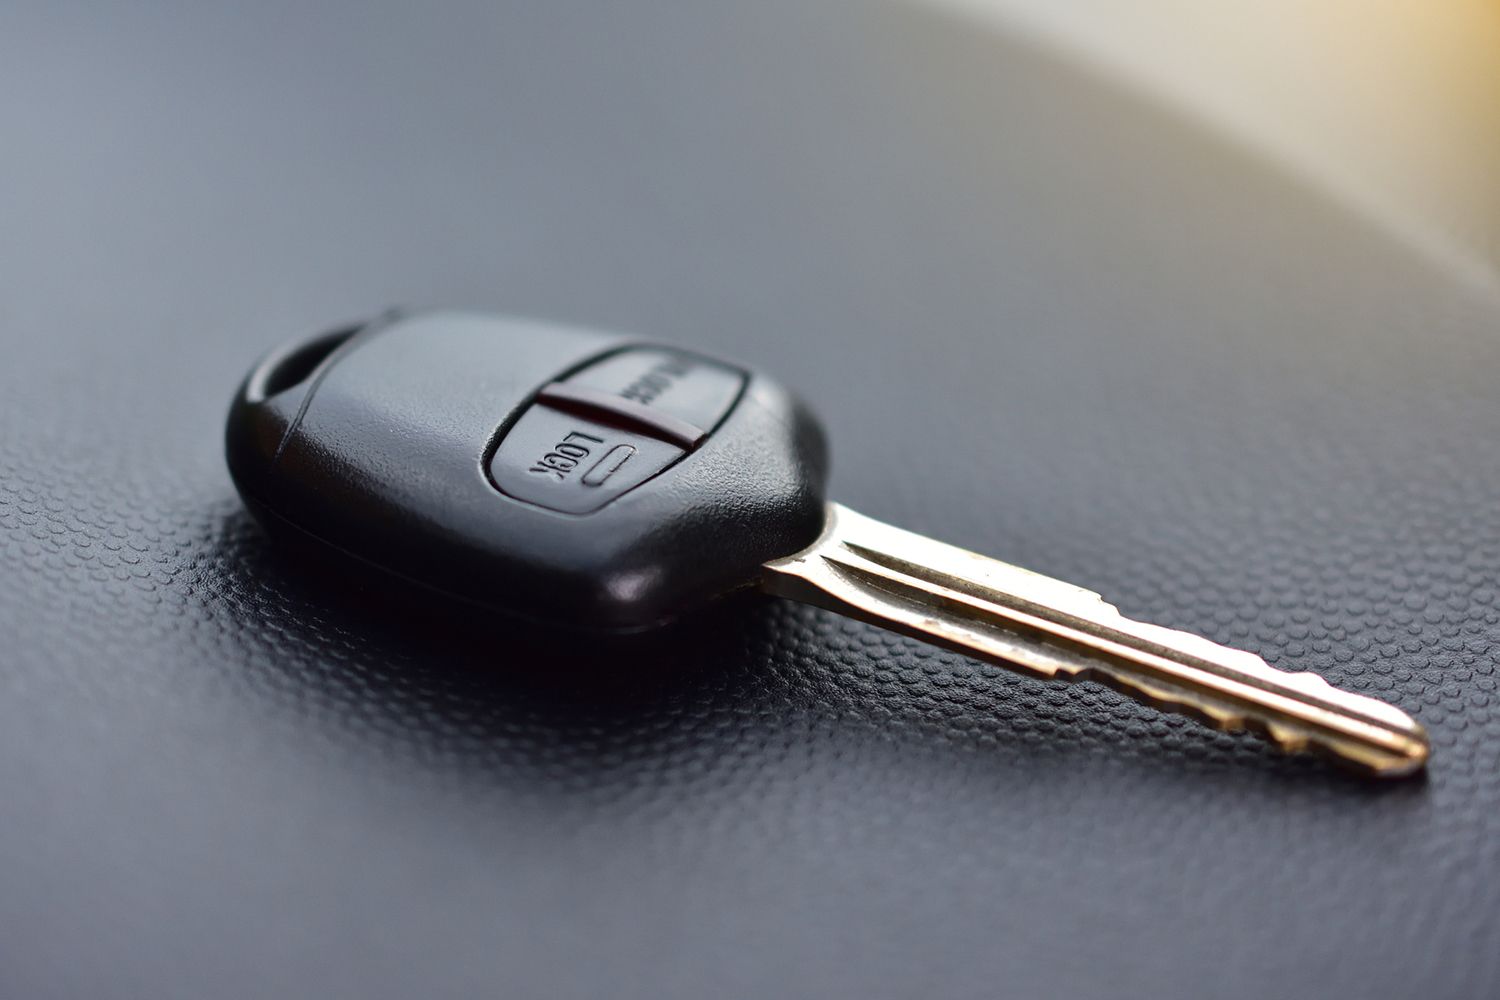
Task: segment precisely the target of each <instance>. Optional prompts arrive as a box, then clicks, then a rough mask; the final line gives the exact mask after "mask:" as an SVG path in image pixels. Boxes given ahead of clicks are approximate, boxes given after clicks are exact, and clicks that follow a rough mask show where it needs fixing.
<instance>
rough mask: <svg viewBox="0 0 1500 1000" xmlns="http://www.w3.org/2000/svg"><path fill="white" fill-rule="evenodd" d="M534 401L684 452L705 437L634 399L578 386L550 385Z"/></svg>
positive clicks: (669, 415)
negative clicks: (649, 438)
mask: <svg viewBox="0 0 1500 1000" xmlns="http://www.w3.org/2000/svg"><path fill="white" fill-rule="evenodd" d="M536 401H537V402H538V403H541V404H542V405H544V406H547V407H549V408H550V409H554V410H561V411H563V412H564V413H572V414H574V415H575V416H580V417H587V418H589V419H592V420H597V421H598V422H599V423H602V424H610V425H613V426H616V427H619V428H621V429H623V430H632V431H637V432H639V433H641V434H645V435H648V436H649V437H654V438H656V439H657V440H659V441H665V442H666V443H667V444H673V445H676V446H677V447H679V448H682V449H683V450H685V451H692V450H693V449H694V448H696V447H697V446H698V444H699V443H700V442H701V441H702V440H703V438H704V437H706V436H707V435H706V432H705V431H704V430H703V429H702V428H700V427H697V426H695V425H694V424H690V423H688V422H687V421H686V420H681V419H679V418H677V417H674V416H672V415H671V414H668V413H663V412H661V411H660V410H658V409H655V408H653V407H650V406H646V405H645V404H643V403H637V402H636V401H635V400H633V399H626V398H625V397H624V396H617V395H615V394H614V393H611V392H603V391H601V390H599V389H589V388H586V387H584V386H581V385H569V384H567V383H566V382H549V383H547V384H546V385H544V386H543V387H542V391H541V392H539V393H537V397H536Z"/></svg>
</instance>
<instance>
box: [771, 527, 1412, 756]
mask: <svg viewBox="0 0 1500 1000" xmlns="http://www.w3.org/2000/svg"><path fill="white" fill-rule="evenodd" d="M762 586H763V588H764V589H765V590H766V591H768V592H770V593H773V594H776V595H778V596H781V597H787V598H790V599H792V600H797V601H802V602H804V603H807V604H813V605H817V606H819V607H823V608H827V609H829V610H832V611H837V612H839V613H840V614H843V615H846V616H849V617H851V618H857V619H860V620H862V621H866V622H870V623H872V624H875V625H880V626H882V627H885V628H889V629H892V630H894V631H896V632H900V633H903V634H905V635H910V636H913V637H915V638H918V639H923V640H925V641H928V642H932V643H934V644H936V645H939V646H942V647H944V648H947V649H951V650H954V651H956V652H960V653H965V654H968V655H970V656H974V657H977V658H978V659H982V660H985V661H988V662H991V663H995V664H998V665H1000V666H1005V667H1009V668H1011V669H1014V670H1018V671H1020V672H1022V673H1026V674H1030V675H1032V676H1036V677H1044V678H1057V679H1061V680H1070V681H1073V680H1093V681H1098V682H1100V683H1103V684H1107V685H1109V686H1110V687H1112V688H1115V689H1116V690H1118V691H1121V692H1123V693H1125V694H1128V695H1130V696H1131V697H1134V698H1136V699H1138V700H1140V701H1143V702H1146V703H1147V704H1150V705H1153V706H1155V707H1157V708H1160V709H1164V710H1167V711H1172V712H1177V713H1180V714H1183V715H1187V716H1190V717H1192V718H1195V719H1198V720H1199V721H1202V722H1205V723H1207V724H1208V725H1210V726H1213V727H1215V728H1217V729H1224V730H1239V729H1248V730H1251V731H1253V732H1255V733H1258V734H1260V735H1262V736H1264V737H1266V738H1268V739H1269V740H1271V741H1272V742H1273V743H1275V744H1276V745H1277V746H1278V747H1280V748H1281V749H1282V750H1284V751H1286V752H1288V753H1297V752H1302V751H1311V752H1314V753H1318V754H1321V755H1324V756H1328V757H1331V758H1333V759H1334V760H1336V761H1337V762H1339V763H1341V764H1344V765H1346V766H1349V767H1351V768H1354V769H1355V770H1359V771H1362V772H1365V773H1368V774H1373V775H1379V776H1383V777H1398V776H1401V775H1407V774H1412V773H1414V772H1416V771H1419V770H1420V769H1421V768H1422V767H1423V765H1424V764H1425V763H1426V762H1427V754H1428V742H1427V733H1426V732H1425V731H1424V730H1423V729H1422V727H1421V726H1420V725H1419V724H1418V723H1417V722H1416V721H1415V720H1414V719H1412V718H1411V717H1410V716H1409V715H1407V714H1406V713H1405V712H1402V711H1401V710H1400V709H1397V708H1394V707H1392V706H1390V705H1386V704H1384V703H1383V702H1379V701H1376V700H1374V699H1373V698H1366V697H1364V696H1362V695H1357V694H1351V693H1349V692H1347V691H1340V690H1338V689H1337V688H1334V687H1332V686H1331V685H1329V684H1328V682H1327V681H1325V680H1323V679H1322V678H1321V677H1319V676H1318V675H1317V674H1312V673H1296V674H1293V673H1287V672H1285V671H1281V670H1276V669H1274V668H1273V667H1271V666H1270V665H1269V664H1267V663H1266V661H1265V660H1263V659H1261V658H1260V657H1258V656H1256V655H1255V654H1253V653H1247V652H1244V651H1241V650H1236V649H1229V648H1227V647H1224V646H1220V645H1218V644H1216V643H1213V642H1210V641H1209V640H1207V639H1204V638H1201V637H1199V636H1195V635H1190V634H1188V633H1186V632H1178V631H1175V630H1173V629H1168V628H1162V627H1160V626H1157V625H1148V624H1145V623H1143V622H1137V621H1133V620H1131V619H1129V618H1126V617H1124V616H1123V615H1121V614H1120V612H1119V611H1118V610H1117V609H1116V608H1115V607H1114V606H1113V605H1110V604H1108V603H1106V602H1105V601H1104V599H1103V598H1101V597H1100V596H1099V595H1098V594H1095V593H1092V592H1090V591H1087V590H1084V589H1082V588H1080V587H1075V586H1073V585H1071V584H1067V583H1063V582H1062V581H1061V580H1054V579H1051V578H1049V577H1045V576H1042V575H1040V574H1037V573H1032V572H1030V571H1029V570H1024V569H1021V568H1020V567H1018V566H1012V565H1009V564H1008V563H1003V562H1000V561H999V560H996V559H990V558H988V557H986V556H982V555H978V554H977V553H973V552H968V551H965V550H964V549H960V548H957V547H955V546H952V545H945V544H943V543H941V542H935V541H933V540H932V539H929V538H924V537H923V536H921V535H917V534H914V533H912V532H909V531H902V530H901V529H899V528H894V527H891V526H890V525H888V524H883V523H881V522H879V521H876V520H874V519H872V518H868V517H865V516H864V515H862V514H857V513H855V512H854V511H852V510H849V509H848V508H847V507H843V506H840V505H838V504H829V507H828V522H827V526H826V527H825V529H824V532H823V536H822V537H821V538H819V539H818V541H817V542H815V543H813V545H812V546H811V547H809V548H807V549H805V550H803V551H802V552H799V553H797V554H796V555H792V556H788V557H787V558H785V559H777V560H775V561H773V562H770V563H767V564H766V567H765V576H764V579H763V583H762Z"/></svg>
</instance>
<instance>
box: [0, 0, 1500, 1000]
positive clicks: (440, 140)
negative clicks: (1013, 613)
mask: <svg viewBox="0 0 1500 1000" xmlns="http://www.w3.org/2000/svg"><path fill="white" fill-rule="evenodd" d="M0 135H3V136H4V144H5V155H4V162H3V166H0V176H3V178H4V183H3V184H0V231H3V232H4V234H5V238H4V239H3V240H0V289H3V295H0V338H3V339H0V345H3V347H4V352H3V361H0V804H3V805H0V809H3V813H0V815H3V831H4V832H3V835H0V996H4V997H6V998H33V997H151V998H153V1000H163V998H169V997H210V996H211V997H227V998H232V997H286V996H309V997H313V996H315V997H321V998H332V997H358V998H364V1000H370V998H377V997H418V996H420V997H450V996H453V997H458V996H506V997H530V996H535V997H574V996H622V997H649V998H667V997H684V998H686V997H693V998H698V997H709V996H714V997H718V996H726V997H759V996H774V997H827V996H862V997H911V996H925V997H978V996H1014V997H1073V998H1076V997H1158V998H1167V997H1184V998H1188V997H1192V998H1201V997H1226V998H1239V997H1243V998H1250V997H1263V996H1280V997H1331V996H1359V997H1362V998H1371V1000H1373V998H1387V997H1389V998H1403V997H1412V996H1422V997H1426V998H1429V1000H1437V998H1450V997H1451V998H1460V997H1491V996H1495V995H1497V993H1500V881H1497V880H1500V750H1497V745H1500V744H1497V739H1500V692H1497V682H1500V672H1497V669H1496V666H1495V656H1496V653H1497V650H1500V611H1497V608H1496V601H1497V596H1500V589H1497V573H1500V516H1497V513H1496V510H1497V508H1496V503H1495V497H1496V495H1497V493H1500V400H1497V397H1496V392H1495V384H1496V382H1497V379H1500V302H1497V301H1496V299H1495V297H1494V296H1493V294H1491V293H1490V292H1489V291H1487V290H1486V289H1483V288H1478V287H1475V286H1474V285H1473V284H1471V283H1467V282H1466V281H1465V280H1462V279H1460V278H1459V277H1457V276H1455V275H1452V274H1450V273H1448V272H1447V271H1446V270H1445V269H1444V268H1443V267H1442V266H1440V265H1439V264H1437V263H1434V262H1433V261H1431V260H1429V259H1428V258H1425V257H1423V256H1421V255H1420V254H1419V253H1417V252H1416V251H1414V250H1412V249H1410V248H1408V247H1406V246H1404V245H1402V244H1401V243H1400V242H1398V241H1397V240H1395V239H1394V238H1392V236H1391V235H1390V234H1389V233H1388V232H1386V231H1385V230H1382V229H1379V228H1377V227H1374V226H1372V225H1370V224H1368V223H1366V222H1365V221H1363V220H1362V219H1361V218H1359V217H1357V216H1355V215H1352V214H1350V213H1349V212H1348V211H1346V210H1345V209H1343V208H1341V207H1339V204H1338V203H1336V202H1335V201H1334V200H1332V199H1330V198H1328V197H1327V196H1326V195H1324V194H1322V193H1320V192H1319V191H1316V190H1313V189H1310V188H1308V187H1306V186H1304V185H1303V184H1301V183H1300V182H1299V181H1297V180H1295V179H1294V178H1292V177H1290V176H1287V175H1285V174H1282V173H1280V172H1278V171H1277V170H1276V169H1274V168H1273V167H1272V166H1270V165H1268V164H1267V163H1265V162H1263V161H1261V160H1259V159H1257V158H1256V157H1255V156H1254V155H1252V154H1250V153H1249V152H1247V151H1246V150H1244V149H1241V148H1239V147H1235V146H1232V145H1230V144H1228V143H1226V142H1223V141H1220V140H1219V139H1217V138H1215V137H1214V136H1213V135H1212V134H1210V133H1209V132H1208V131H1206V130H1205V129H1203V128H1202V127H1201V126H1198V125H1195V124H1193V123H1190V122H1188V121H1186V120H1182V119H1178V118H1176V117H1174V116H1172V115H1170V114H1168V113H1165V112H1163V111H1161V110H1159V109H1156V108H1154V107H1152V106H1151V105H1149V104H1146V103H1144V102H1143V101H1141V100H1139V99H1138V98H1136V97H1134V96H1132V95H1131V94H1130V93H1127V92H1122V91H1121V90H1119V89H1118V88H1116V87H1114V86H1112V85H1110V84H1109V82H1108V81H1106V80H1103V79H1098V78H1093V77H1090V76H1088V75H1087V74H1085V73H1081V72H1079V71H1078V69H1077V68H1076V67H1073V66H1069V65H1065V64H1063V63H1061V62H1059V61H1058V60H1057V59H1055V58H1053V57H1051V56H1049V55H1047V54H1045V53H1042V52H1039V51H1037V50H1033V49H1030V48H1027V47H1025V46H1023V45H1020V44H1018V43H1016V42H1014V41H1011V40H1008V39H1007V38H1005V37H1002V36H1000V35H997V34H991V33H986V32H983V31H980V30H978V29H976V28H975V27H974V26H973V25H970V24H967V23H963V22H960V21H957V20H952V19H949V18H947V17H944V16H940V15H937V14H934V13H930V12H925V11H923V10H922V9H920V8H916V7H906V6H866V5H854V4H842V3H824V2H820V3H805V2H799V3H792V2H787V3H775V4H770V5H743V6H738V7H720V6H713V5H702V4H692V3H684V4H667V3H655V2H653V3H644V4H633V5H584V4H572V3H549V4H530V5H523V4H474V5H466V4H443V5H420V6H417V7H410V8H407V9H401V8H398V7H396V6H395V5H392V6H391V7H390V8H386V7H384V6H380V5H369V4H348V5H346V7H344V8H342V9H336V8H329V7H319V8H316V9H310V8H305V7H304V6H303V5H295V4H280V3H270V4H253V5H244V4H241V5H230V4H222V5H221V4H202V3H193V4H187V3H183V4H178V5H166V4H162V5H156V6H152V7H147V8H136V7H127V6H125V5H103V4H101V5H98V7H97V9H95V10H93V11H91V12H87V13H84V12H80V11H78V10H75V9H72V8H64V7H63V6H62V5H42V4H36V5H20V6H16V5H12V6H11V7H9V8H8V10H7V11H6V12H5V13H4V14H0ZM392 303H406V304H412V305H459V306H464V307H470V308H478V309H487V310H496V311H503V312H507V313H512V314H520V315H532V316H540V317H546V318H549V319H554V320H558V321H561V322H568V323H575V324H580V325H589V326H597V327H601V328H605V329H610V330H620V331H625V332H628V333H636V334H639V335H641V336H644V337H648V338H650V339H659V340H664V341H669V342H677V343H681V344H684V345H689V346H695V347H698V348H700V349H702V350H704V351H705V352H708V353H711V354H719V355H723V356H727V357H733V358H737V359H742V360H744V361H746V362H748V363H752V364H754V365H756V366H757V367H760V368H763V369H764V370H766V371H767V372H770V373H773V374H775V375H777V376H778V377H780V378H781V379H782V380H784V381H785V382H786V383H787V384H788V385H790V386H791V387H792V388H793V389H794V390H795V391H797V392H798V393H799V394H800V395H802V396H803V397H805V398H807V399H809V400H810V401H812V402H813V403H814V404H815V407H816V409H817V411H818V412H819V414H820V416H821V417H822V419H823V421H824V422H825V424H826V427H827V430H828V436H829V440H830V444H831V448H832V456H833V477H832V495H833V496H834V497H835V498H836V499H838V500H840V501H841V502H844V503H847V504H849V505H850V506H852V507H854V508H856V509H858V510H860V511H862V512H865V513H868V514H871V515H873V516H876V517H880V518H882V519H885V520H888V521H891V522H893V523H896V524H899V525H901V526H903V527H907V528H911V529H914V530H918V531H922V532H925V533H928V534H931V535H934V536H936V537H939V538H941V539H943V540H945V541H949V542H953V543H957V544H961V545H964V546H966V547H969V548H973V549H977V550H979V551H983V552H987V553H991V554H994V555H996V556H999V557H1002V558H1005V559H1008V560H1010V561H1014V562H1017V563H1020V564H1022V565H1025V566H1028V567H1032V568H1035V569H1037V570H1040V571H1043V572H1046V573H1048V574H1051V575H1054V576H1059V577H1062V578H1064V579H1067V580H1070V581H1073V582H1077V583H1079V584H1082V585H1085V586H1088V587H1090V588H1091V589H1095V590H1098V591H1100V592H1102V593H1103V594H1104V595H1105V596H1106V597H1107V598H1109V599H1111V600H1112V601H1114V602H1115V603H1117V604H1119V605H1120V607H1121V609H1122V610H1123V611H1125V612H1126V613H1127V614H1130V615H1132V616H1135V617H1140V618H1145V619H1147V620H1151V621H1155V622H1160V623H1162V624H1166V625H1171V626H1175V627H1180V628H1187V629H1191V630H1195V631H1199V632H1202V633H1204V634H1206V635H1208V636H1210V637H1211V638H1213V639H1216V640H1219V641H1222V642H1226V643H1229V644H1232V645H1237V646H1242V647H1245V648H1248V649H1252V650H1255V651H1256V652H1259V653H1261V654H1263V655H1265V656H1266V657H1267V658H1268V659H1269V660H1270V661H1271V662H1272V663H1273V664H1275V665H1278V666H1282V667H1298V668H1307V669H1311V670H1315V671H1317V672H1318V673H1320V674H1322V675H1323V676H1324V677H1326V678H1327V679H1329V680H1330V681H1332V682H1333V683H1335V684H1338V685H1341V686H1344V687H1348V688H1350V689H1352V690H1356V691H1360V692H1364V693H1369V694H1373V695H1375V696H1377V697H1380V698H1383V699H1386V700H1388V701H1390V702H1392V703H1394V704H1397V705H1399V706H1401V707H1402V708H1403V709H1406V710H1407V711H1409V712H1411V713H1412V714H1414V715H1415V716H1416V717H1417V718H1418V719H1419V720H1420V721H1421V722H1422V723H1423V724H1424V725H1425V726H1427V727H1428V729H1429V731H1430V732H1431V735H1432V742H1433V759H1432V765H1431V768H1430V774H1429V776H1428V777H1427V778H1426V779H1425V780H1417V781H1410V782H1404V783H1395V784H1385V785H1378V784H1372V783H1370V782H1367V781H1362V780H1358V779H1355V778H1351V777H1346V776H1344V775H1342V774H1340V773H1338V772H1337V771H1336V770H1334V769H1332V768H1330V767H1329V766H1327V765H1325V764H1321V763H1317V762H1313V761H1308V760H1303V759H1286V758H1281V757H1278V756H1276V755H1275V754H1274V753H1272V752H1271V751H1269V750H1267V749H1265V748H1264V747H1262V746H1261V745H1260V744H1259V743H1257V742H1256V741H1254V740H1252V739H1250V738H1248V737H1243V736H1241V737H1235V736H1228V735H1222V734H1215V733H1212V732H1209V731H1207V730H1205V729H1203V728H1201V727H1199V726H1197V725H1195V724H1192V723H1189V722H1186V721H1183V720H1179V719H1175V718H1171V717H1167V716H1163V715H1160V714H1158V713H1156V712H1154V711H1151V710H1149V709H1146V708H1142V707H1138V706H1136V705H1135V704H1133V703H1131V702H1129V701H1127V700H1125V699H1124V698H1122V697H1120V696H1118V695H1115V694H1113V693H1111V692H1109V691H1106V690H1103V689H1101V688H1097V687H1093V686H1090V685H1079V686H1073V687H1066V686H1061V685H1051V684H1046V683H1041V682H1035V681H1031V680H1026V679H1021V678H1018V677H1015V676H1012V675H1010V674H1008V673H1006V672H1004V671H1002V670H1000V669H996V668H992V667H986V666H980V665H978V664H976V663H974V662H972V661H969V660H967V659H964V658H963V657H960V656H957V655H952V654H949V653H944V652H938V651H935V650H933V649H930V648H927V647H924V646H922V645H921V644H918V643H916V642H912V641H908V640H906V639H902V638H897V637H893V636H891V635H888V634H884V633H882V632H879V631H877V630H874V629H871V628H868V627H865V626H862V625H857V624H853V623H849V622H845V621H842V620H840V619H838V618H836V617H833V616H831V615H828V614H824V613H822V612H818V611H814V610H810V609H806V608H800V607H796V606H792V605H790V604H786V603H778V602H776V601H772V600H768V599H745V600H738V601H734V602H731V603H728V604H724V605H721V606H719V607H717V608H715V609H713V610H711V611H709V612H707V613H706V614H705V615H703V616H701V617H699V618H697V619H694V620H692V621H689V622H687V623H686V624H684V625H682V626H681V627H679V628H676V629H674V630H672V631H669V632H666V633H663V634H659V635H653V636H650V637H648V638H646V639H644V640H642V641H640V642H636V643H616V642H613V641H602V640H596V639H590V638H584V637H581V636H579V635H576V634H572V633H570V632H569V631H567V630H565V629H550V630H536V631H527V630H523V629H518V628H516V627H514V626H512V625H509V624H507V623H504V622H500V621H495V620H487V619H486V618H485V617H484V616H483V615H482V614H479V613H476V612H475V611H473V610H472V609H470V608H468V607H459V606H453V605H450V604H446V603H444V602H442V601H439V600H436V599H432V598H428V597H424V596H423V595H421V594H418V593H413V592H410V591H404V590H401V589H399V588H394V587H391V586H388V585H385V584H383V583H382V582H380V581H378V580H375V579H370V578H366V577H365V576H364V575H362V574H359V573H355V572H349V571H347V569H343V568H339V567H332V566H324V565H319V564H318V563H317V561H316V560H314V559H309V558H307V557H306V556H305V555H304V554H302V553H298V552H293V551H284V550H282V549H281V548H278V547H276V546H273V545H272V544H271V543H270V542H269V541H268V539H267V537H266V536H265V535H264V534H263V533H262V531H261V530H260V529H259V528H258V527H257V526H256V525H255V523H254V522H253V521H252V520H251V518H250V517H249V516H248V515H247V513H246V512H245V510H244V509H243V507H242V505H241V503H240V501H239V500H238V498H237V497H236V495H235V492H234V489H233V487H232V485H231V483H230V481H229V478H228V475H227V473H226V471H225V467H224V460H223V454H222V443H221V442H222V439H221V427H222V422H223V416H224V412H225V408H226V407H227V405H228V402H229V399H230V396H231V394H232V392H233V391H234V388H235V386H236V384H237V382H238V380H239V379H240V377H241V376H242V375H243V373H244V371H245V370H246V368H247V367H248V366H249V364H250V363H251V362H252V361H253V360H254V359H255V358H256V357H257V356H258V355H260V354H262V353H263V352H264V351H265V350H267V349H268V348H270V347H271V346H272V345H274V344H276V343H279V342H282V341H284V340H286V339H288V338H290V337H296V336H303V335H306V334H309V333H312V332H315V331H317V330H319V329H325V328H328V327H331V326H333V325H334V324H336V323H339V322H342V321H346V320H350V319H356V318H359V317H363V316H367V315H370V314H371V313H373V312H375V311H378V310H379V309H381V308H383V307H385V306H387V305H389V304H392Z"/></svg>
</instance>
